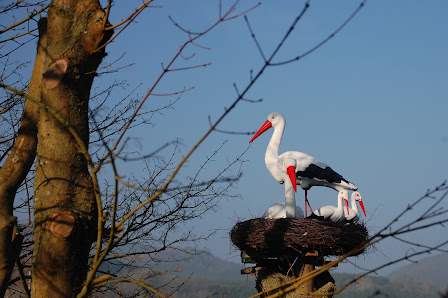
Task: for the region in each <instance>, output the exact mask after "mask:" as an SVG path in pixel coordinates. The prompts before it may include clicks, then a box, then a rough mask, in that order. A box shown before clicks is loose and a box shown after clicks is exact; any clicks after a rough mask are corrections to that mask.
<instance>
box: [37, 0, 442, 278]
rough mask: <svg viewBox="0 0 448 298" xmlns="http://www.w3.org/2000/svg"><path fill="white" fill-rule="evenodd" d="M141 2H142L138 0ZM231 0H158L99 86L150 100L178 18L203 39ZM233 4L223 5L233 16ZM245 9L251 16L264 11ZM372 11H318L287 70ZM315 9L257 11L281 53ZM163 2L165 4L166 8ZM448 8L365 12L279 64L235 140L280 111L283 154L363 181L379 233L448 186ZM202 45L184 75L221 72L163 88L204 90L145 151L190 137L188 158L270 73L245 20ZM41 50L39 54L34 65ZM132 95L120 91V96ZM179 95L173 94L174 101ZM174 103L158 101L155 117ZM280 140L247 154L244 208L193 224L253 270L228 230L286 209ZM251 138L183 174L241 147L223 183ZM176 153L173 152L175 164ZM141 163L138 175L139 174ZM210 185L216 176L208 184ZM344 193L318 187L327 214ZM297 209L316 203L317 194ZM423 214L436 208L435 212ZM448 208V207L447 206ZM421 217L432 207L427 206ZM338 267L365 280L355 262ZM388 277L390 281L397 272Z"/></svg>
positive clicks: (265, 38)
mask: <svg viewBox="0 0 448 298" xmlns="http://www.w3.org/2000/svg"><path fill="white" fill-rule="evenodd" d="M129 3H132V4H129ZM140 3H141V2H140V1H132V2H131V1H130V2H126V3H125V4H124V3H122V2H120V3H117V4H116V6H115V7H114V9H113V11H112V14H111V23H113V24H115V23H117V22H119V21H120V20H121V19H122V18H123V17H124V16H126V15H127V14H128V13H130V12H132V11H133V8H134V7H137V6H138V5H140ZM218 3H219V2H218V1H210V0H203V1H199V0H194V1H193V0H192V1H179V0H177V1H154V2H153V5H154V7H152V8H150V9H148V10H146V11H145V12H143V13H142V14H141V15H140V16H139V18H138V19H137V21H136V23H134V24H132V25H131V26H130V27H129V28H128V29H127V30H125V32H124V33H123V34H122V35H121V36H119V37H118V38H117V39H116V40H115V41H114V42H113V43H112V44H110V45H108V47H107V52H108V53H109V55H108V57H107V60H106V61H109V62H111V61H114V60H116V59H117V58H118V57H120V56H121V55H122V54H123V53H125V56H124V58H123V59H121V60H120V61H119V62H118V64H117V67H120V66H124V65H127V64H130V63H135V65H134V66H132V67H130V68H125V69H123V70H121V71H120V72H118V73H113V74H109V75H104V76H101V77H100V78H98V80H96V83H95V84H96V85H95V88H100V87H104V86H105V84H108V83H110V82H111V81H113V80H125V81H126V82H127V83H128V84H129V88H130V89H132V88H134V87H136V86H139V85H140V84H141V86H140V88H139V89H138V91H137V92H138V93H139V94H145V93H146V90H147V88H149V87H150V86H151V85H152V83H153V81H154V80H155V78H156V77H157V76H158V75H159V74H160V71H161V66H160V65H161V63H165V64H166V63H167V61H168V60H169V59H171V57H172V56H173V55H174V54H175V53H176V52H177V50H178V49H179V46H180V44H182V43H183V42H184V41H185V40H186V38H187V36H186V35H185V33H183V32H181V31H180V30H179V29H177V28H175V26H174V25H173V24H172V22H171V21H169V19H168V16H172V17H173V18H174V19H175V20H176V21H177V22H179V23H180V24H182V25H183V26H184V27H185V28H189V29H191V30H192V31H193V32H194V31H201V30H203V29H204V28H206V26H208V25H210V24H212V23H213V22H214V21H215V20H216V18H217V16H218ZM229 3H230V1H223V6H224V7H228V5H229ZM256 3H257V2H256V1H241V2H240V3H239V5H238V6H237V9H238V11H244V10H246V9H247V8H249V7H251V6H252V5H255V4H256ZM359 3H360V1H348V0H347V1H319V0H317V1H311V6H310V8H309V10H308V11H307V13H306V14H305V15H304V17H303V19H302V20H301V21H300V23H299V24H298V26H297V27H296V29H295V30H294V32H293V33H292V35H291V38H290V39H288V41H287V42H286V44H285V46H284V48H283V49H282V50H281V51H280V52H279V55H278V58H277V59H275V61H283V60H287V59H289V58H293V57H295V56H297V55H300V54H301V53H303V52H305V51H307V50H308V49H310V48H311V47H313V46H314V45H315V44H317V43H318V42H320V41H321V40H323V39H324V38H326V37H327V36H328V35H329V34H330V33H332V32H333V31H334V30H335V28H336V27H337V26H339V25H340V24H341V23H342V22H343V21H344V20H345V19H346V18H347V17H348V16H349V15H350V14H351V13H352V11H353V10H354V9H355V8H356V7H357V6H358V5H359ZM303 5H304V2H303V1H287V0H285V1H281V4H279V1H264V2H263V3H262V4H261V5H260V6H259V7H257V8H256V9H254V10H253V11H251V12H250V13H249V14H248V18H249V21H250V23H251V26H252V28H253V30H254V32H255V34H256V36H257V39H258V41H259V43H260V45H261V47H262V49H263V51H264V53H265V55H266V56H269V55H270V54H271V53H272V51H273V49H274V47H275V46H276V45H277V43H278V42H279V40H280V38H281V37H282V36H283V35H284V34H285V32H286V31H287V30H288V28H289V26H290V24H291V23H292V21H293V20H294V18H295V17H296V16H297V14H298V13H299V12H300V10H301V9H302V7H303ZM159 6H160V7H159ZM447 12H448V2H446V1H443V0H433V1H414V0H412V1H405V0H397V1H387V0H370V1H368V2H367V4H366V5H365V7H364V8H363V9H362V10H361V11H360V12H359V14H358V15H357V16H356V17H355V18H354V19H353V20H352V21H351V22H350V23H349V24H348V25H347V26H346V27H345V28H344V29H343V30H342V31H341V32H340V33H339V34H338V35H336V36H335V37H334V38H333V39H331V40H330V41H329V42H328V43H326V44H325V45H324V46H323V47H321V48H319V49H318V50H317V51H315V52H314V53H312V54H311V55H309V56H307V57H305V58H304V59H303V60H300V61H298V62H295V63H291V64H288V65H284V66H276V67H271V68H268V69H267V70H266V71H265V73H264V74H263V76H262V77H261V79H260V80H259V81H258V82H257V84H256V85H255V86H254V87H253V88H252V89H251V91H250V92H249V93H248V95H247V98H249V99H260V98H262V99H263V101H262V102H260V103H247V102H243V103H240V104H238V106H237V107H236V109H235V110H234V111H232V113H231V114H230V115H229V116H228V117H227V118H226V119H225V120H224V121H223V122H222V123H221V124H220V126H219V128H220V129H222V130H227V131H238V132H251V131H252V132H253V131H256V130H257V129H258V128H259V127H260V126H261V125H262V124H263V123H264V121H265V120H266V117H267V115H268V114H269V113H271V112H274V111H276V112H280V113H282V114H283V115H284V116H285V118H286V122H287V124H286V130H285V134H284V137H283V141H282V144H281V147H280V152H284V151H302V152H305V153H308V154H310V155H313V156H315V157H316V158H318V159H320V160H321V161H323V162H325V163H327V164H329V165H330V166H331V167H332V168H333V169H334V170H336V171H338V172H339V173H341V174H342V175H343V176H344V177H345V178H346V179H348V180H350V181H351V182H353V183H355V184H356V185H357V186H358V187H359V191H360V192H361V193H362V195H363V201H364V204H365V207H366V211H367V219H366V224H367V227H368V229H369V231H370V232H371V233H374V232H375V231H377V230H378V229H380V228H381V227H383V226H384V224H385V223H387V222H388V221H389V220H390V219H391V218H393V217H394V216H396V214H397V213H399V212H401V211H402V210H403V209H404V208H405V207H406V206H407V205H408V204H409V203H411V202H413V201H415V200H416V199H417V198H419V197H420V196H421V195H423V194H424V193H425V192H426V190H427V189H428V188H433V187H435V186H436V185H438V184H440V183H441V182H442V181H444V180H445V179H447V178H448V154H447V152H448V117H447V112H448V98H447V97H448V56H447V53H448V29H447V28H448V19H447V18H446V14H447ZM198 43H199V44H200V45H201V46H204V47H209V48H210V49H204V48H201V47H189V48H188V49H187V50H186V55H192V54H194V56H193V57H192V58H191V59H189V60H181V61H179V63H178V64H177V66H179V67H183V66H189V65H190V66H191V65H198V64H203V63H208V62H211V65H210V66H208V67H206V68H198V69H192V70H189V71H184V72H173V73H169V74H168V75H167V76H166V77H165V78H164V80H163V81H162V82H161V84H160V85H159V86H158V87H157V89H156V90H155V92H156V93H170V92H175V91H179V90H181V89H183V88H189V87H191V86H194V87H195V88H194V89H193V90H192V91H189V92H187V93H186V94H184V95H183V96H182V98H181V100H180V101H179V102H178V103H177V104H176V105H175V106H174V109H171V110H166V111H165V112H164V113H163V114H157V115H155V116H154V117H153V119H152V120H153V123H154V125H153V126H151V127H144V128H143V127H142V129H137V130H134V131H133V132H132V133H130V134H129V135H128V136H129V137H132V138H134V139H133V140H136V142H135V144H136V150H140V151H141V152H142V153H143V154H145V153H149V152H152V151H153V150H154V149H155V148H157V147H158V146H160V145H162V144H164V143H165V142H167V141H172V140H175V139H176V138H179V139H180V140H181V141H182V143H183V146H182V147H181V148H180V154H179V156H178V158H181V157H182V155H184V154H186V153H187V152H188V150H189V148H191V146H193V145H194V144H195V143H196V142H197V141H198V140H199V138H200V137H201V136H202V135H203V134H204V133H205V131H206V130H207V129H208V116H210V117H211V118H212V119H217V117H219V116H220V115H221V114H222V112H223V111H224V109H225V108H226V107H228V106H229V105H230V104H231V103H232V102H233V101H234V100H235V98H236V94H235V90H234V87H233V84H234V83H235V84H236V85H237V86H238V88H239V89H240V90H242V89H243V88H244V87H245V86H246V85H247V83H248V81H249V78H250V70H251V69H252V70H253V71H254V72H257V71H258V70H259V69H260V67H261V66H262V65H263V61H262V59H261V55H260V54H259V52H258V51H257V48H256V46H255V43H254V41H253V40H252V39H251V37H250V33H249V30H248V28H247V26H246V24H245V22H244V19H243V18H241V17H240V18H237V19H235V20H232V21H228V22H225V23H223V24H221V25H220V26H219V27H218V28H216V29H214V30H213V31H212V32H210V33H209V34H208V35H207V36H205V37H204V38H203V39H201V40H199V41H198ZM33 51H34V49H33V48H32V47H31V49H29V52H28V53H29V55H30V57H33V55H34V53H33ZM124 94H126V91H117V92H115V93H114V94H113V98H112V100H120V98H121V97H122V96H123V95H124ZM171 99H172V98H171ZM167 100H169V98H166V97H153V98H151V100H150V101H148V102H147V108H149V109H153V108H156V107H158V106H161V105H163V104H165V103H166V101H167ZM270 134H271V132H270V131H269V132H266V133H265V134H264V135H263V136H261V137H259V138H258V139H257V140H256V141H255V142H254V143H253V144H252V145H251V146H250V148H249V149H248V151H247V153H246V154H245V155H244V156H243V159H244V161H245V162H244V163H243V166H242V171H243V176H242V178H241V180H240V181H239V182H238V183H237V184H236V185H235V187H234V188H233V189H232V193H233V194H235V195H239V196H240V198H238V199H233V200H222V201H221V203H220V207H219V209H218V210H217V212H216V213H212V214H209V215H206V216H205V217H204V218H202V219H201V220H198V221H196V222H195V223H193V225H194V226H195V228H196V230H197V232H198V233H207V232H208V231H209V230H210V229H219V231H218V232H217V233H216V235H215V236H214V237H212V238H211V239H210V240H209V241H207V242H204V243H203V245H204V246H206V247H207V248H209V249H210V251H211V252H212V253H213V254H215V255H217V256H219V257H221V258H223V259H227V260H232V261H236V262H238V261H239V252H238V251H236V250H235V248H234V247H232V245H231V243H230V240H229V237H228V233H229V231H230V229H231V228H232V227H233V225H234V224H235V223H236V221H237V220H238V219H240V220H246V219H250V218H253V217H259V216H262V214H263V213H264V211H265V210H266V209H267V208H268V207H269V206H270V205H272V204H273V203H275V202H278V201H283V200H284V188H283V186H282V185H279V184H278V183H277V182H276V181H275V180H274V179H273V178H272V177H271V175H270V174H269V172H268V171H267V169H266V167H265V165H264V152H265V150H266V146H267V143H268V141H269V138H270ZM249 139H250V136H249V135H228V134H220V133H213V134H212V136H211V137H210V138H209V139H208V140H206V141H205V142H204V144H203V145H202V146H201V147H200V148H199V150H198V151H197V152H196V153H195V154H194V155H193V156H192V157H191V159H190V161H189V163H188V164H187V168H186V169H185V170H184V171H183V172H182V173H181V174H182V175H188V174H189V173H194V171H195V169H196V167H197V165H198V163H200V162H201V161H203V160H204V159H205V158H206V156H208V155H210V154H211V153H212V151H213V150H214V149H215V148H217V147H218V146H219V145H220V144H221V143H222V142H223V141H225V140H227V143H226V144H225V145H224V147H223V149H222V150H221V151H220V152H219V154H218V156H217V158H216V160H215V164H214V166H213V167H211V168H210V169H209V170H210V171H211V175H212V174H213V173H214V172H213V171H215V170H216V169H218V168H220V167H222V166H224V165H225V164H226V163H227V160H232V159H233V158H235V157H236V156H239V155H240V154H241V153H242V152H244V151H245V150H246V149H247V148H248V146H249V144H248V141H249ZM169 155H170V152H168V153H167V156H166V157H168V156H169ZM135 168H136V166H135V165H130V166H129V168H128V169H129V173H130V172H131V169H135ZM205 178H206V177H205ZM336 197H337V193H336V192H334V191H333V190H331V189H327V188H318V187H314V188H312V189H311V191H310V192H309V198H310V200H311V204H312V205H313V207H314V208H316V207H319V206H322V205H329V204H335V203H336ZM296 200H297V203H298V205H299V206H301V204H303V191H301V190H300V189H298V192H297V195H296ZM421 208H422V209H420V211H421V210H423V209H424V206H422V207H421ZM444 208H447V204H446V202H445V204H444ZM417 211H418V210H417ZM446 234H447V232H446V228H434V229H431V230H427V231H425V232H424V233H416V234H414V235H412V239H414V240H417V241H420V242H422V243H426V244H431V243H435V241H437V240H440V237H439V236H440V235H445V236H446ZM403 250H404V251H411V250H410V248H409V247H408V246H404V245H402V244H400V243H397V242H393V241H385V242H384V243H382V244H379V245H377V247H376V249H375V250H373V251H371V252H369V254H365V255H363V256H361V257H358V258H355V259H354V260H353V262H356V263H357V264H358V265H362V266H364V267H372V266H374V265H377V264H378V263H382V262H387V260H393V259H394V258H396V257H398V256H400V255H402V254H403ZM337 270H338V271H346V272H359V269H356V268H355V267H354V266H353V265H350V264H346V265H342V266H340V267H339V268H338V269H337ZM390 270H392V268H389V269H388V270H384V271H381V272H380V273H387V272H389V271H390Z"/></svg>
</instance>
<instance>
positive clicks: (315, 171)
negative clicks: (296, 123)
mask: <svg viewBox="0 0 448 298" xmlns="http://www.w3.org/2000/svg"><path fill="white" fill-rule="evenodd" d="M285 124H286V121H285V118H284V117H283V116H282V115H281V114H279V113H271V114H269V116H268V120H266V122H265V123H264V124H263V125H262V126H261V128H260V129H259V130H258V131H257V133H256V134H255V135H254V136H253V137H252V139H251V140H250V141H249V143H251V142H252V141H253V140H255V139H256V138H257V137H258V136H260V135H261V134H262V133H264V132H265V131H266V130H268V129H270V128H271V127H273V128H274V132H273V133H272V137H271V140H270V141H269V144H268V148H267V150H266V154H265V158H264V160H265V162H266V167H267V168H268V170H269V172H270V173H271V175H272V176H273V177H274V178H275V179H276V180H277V181H278V182H279V183H283V182H284V178H283V177H284V175H283V172H282V170H281V168H280V167H279V160H282V159H284V158H292V159H294V160H295V161H296V167H295V172H296V184H297V185H300V187H302V189H303V190H305V216H306V215H307V205H306V204H308V206H309V207H310V209H311V206H310V204H309V202H308V196H307V192H308V190H309V189H310V188H311V187H312V186H326V187H330V188H333V189H334V190H336V191H341V190H344V189H346V190H357V189H358V187H357V186H356V185H354V184H353V183H350V182H349V181H347V180H346V179H344V177H342V176H341V175H340V174H338V173H336V172H335V171H333V169H331V168H330V167H329V166H328V165H326V164H324V163H323V162H321V161H319V160H317V159H316V158H314V157H312V156H310V155H308V154H306V153H302V152H298V151H287V152H285V153H283V154H281V155H280V156H279V155H278V151H279V147H280V142H281V140H282V136H283V132H284V130H285ZM311 211H312V209H311Z"/></svg>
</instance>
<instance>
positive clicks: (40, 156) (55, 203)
mask: <svg viewBox="0 0 448 298" xmlns="http://www.w3.org/2000/svg"><path fill="white" fill-rule="evenodd" d="M104 17H105V13H104V12H103V10H102V9H101V6H100V4H99V2H98V1H96V0H81V1H75V0H71V1H70V0H66V1H52V3H51V5H50V8H49V10H48V25H47V47H46V49H45V51H46V61H45V68H44V69H45V72H42V74H43V77H42V88H41V102H42V103H43V104H44V105H47V106H48V107H50V108H51V109H52V110H54V111H56V112H57V113H58V114H59V115H61V116H62V117H64V118H65V120H66V121H67V122H68V125H70V127H71V128H72V129H73V130H74V131H76V134H77V135H78V136H79V137H80V139H81V141H82V143H83V145H84V147H85V148H87V146H88V143H89V126H88V103H89V96H90V89H91V86H92V82H93V79H94V75H95V71H96V69H97V67H98V66H99V64H100V63H101V60H102V59H103V57H104V56H105V53H104V49H102V50H100V51H96V49H97V48H98V47H100V46H101V45H102V44H104V43H105V42H106V41H107V40H108V39H109V38H110V37H111V34H112V32H111V31H105V30H104V25H103V24H105V23H107V22H103V18H104ZM37 127H38V144H37V163H36V177H35V186H34V193H35V202H34V223H35V233H34V237H35V238H34V241H35V246H34V252H33V268H32V275H33V278H32V288H31V290H32V296H34V297H72V296H75V295H76V293H77V292H78V291H79V290H80V289H81V287H82V283H83V281H84V279H85V276H86V273H87V269H88V256H89V251H90V248H91V245H92V242H93V240H94V239H95V236H96V231H97V219H98V218H97V211H96V210H97V205H96V202H95V200H94V189H93V184H92V178H91V176H90V174H89V171H88V165H87V161H86V158H85V156H84V153H83V152H80V150H79V146H78V145H79V144H78V143H77V142H78V141H77V140H76V139H75V138H74V136H73V135H72V134H71V133H70V132H69V130H68V129H67V128H66V127H65V126H64V125H63V124H62V123H61V122H60V121H58V120H57V119H56V118H55V117H54V115H52V113H51V112H50V110H47V109H40V111H39V120H38V124H37Z"/></svg>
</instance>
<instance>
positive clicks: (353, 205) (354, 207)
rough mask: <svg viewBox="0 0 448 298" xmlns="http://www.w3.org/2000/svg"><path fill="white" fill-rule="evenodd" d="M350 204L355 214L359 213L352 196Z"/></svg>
mask: <svg viewBox="0 0 448 298" xmlns="http://www.w3.org/2000/svg"><path fill="white" fill-rule="evenodd" d="M351 204H352V206H351V209H352V210H354V211H355V213H356V214H359V213H358V204H356V199H355V198H352V202H351Z"/></svg>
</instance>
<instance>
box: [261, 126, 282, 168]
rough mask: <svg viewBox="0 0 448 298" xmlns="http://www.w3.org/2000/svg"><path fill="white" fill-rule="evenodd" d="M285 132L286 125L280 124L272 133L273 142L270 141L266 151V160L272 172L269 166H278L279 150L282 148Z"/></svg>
mask: <svg viewBox="0 0 448 298" xmlns="http://www.w3.org/2000/svg"><path fill="white" fill-rule="evenodd" d="M284 130H285V124H284V123H278V124H277V125H276V127H274V132H273V133H272V137H271V140H270V141H269V144H268V148H267V149H266V154H265V156H264V160H265V162H266V165H267V166H268V169H269V171H271V169H270V167H269V165H274V163H275V164H276V162H277V160H278V150H279V148H280V142H281V141H282V137H283V131H284ZM271 173H272V171H271Z"/></svg>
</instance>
